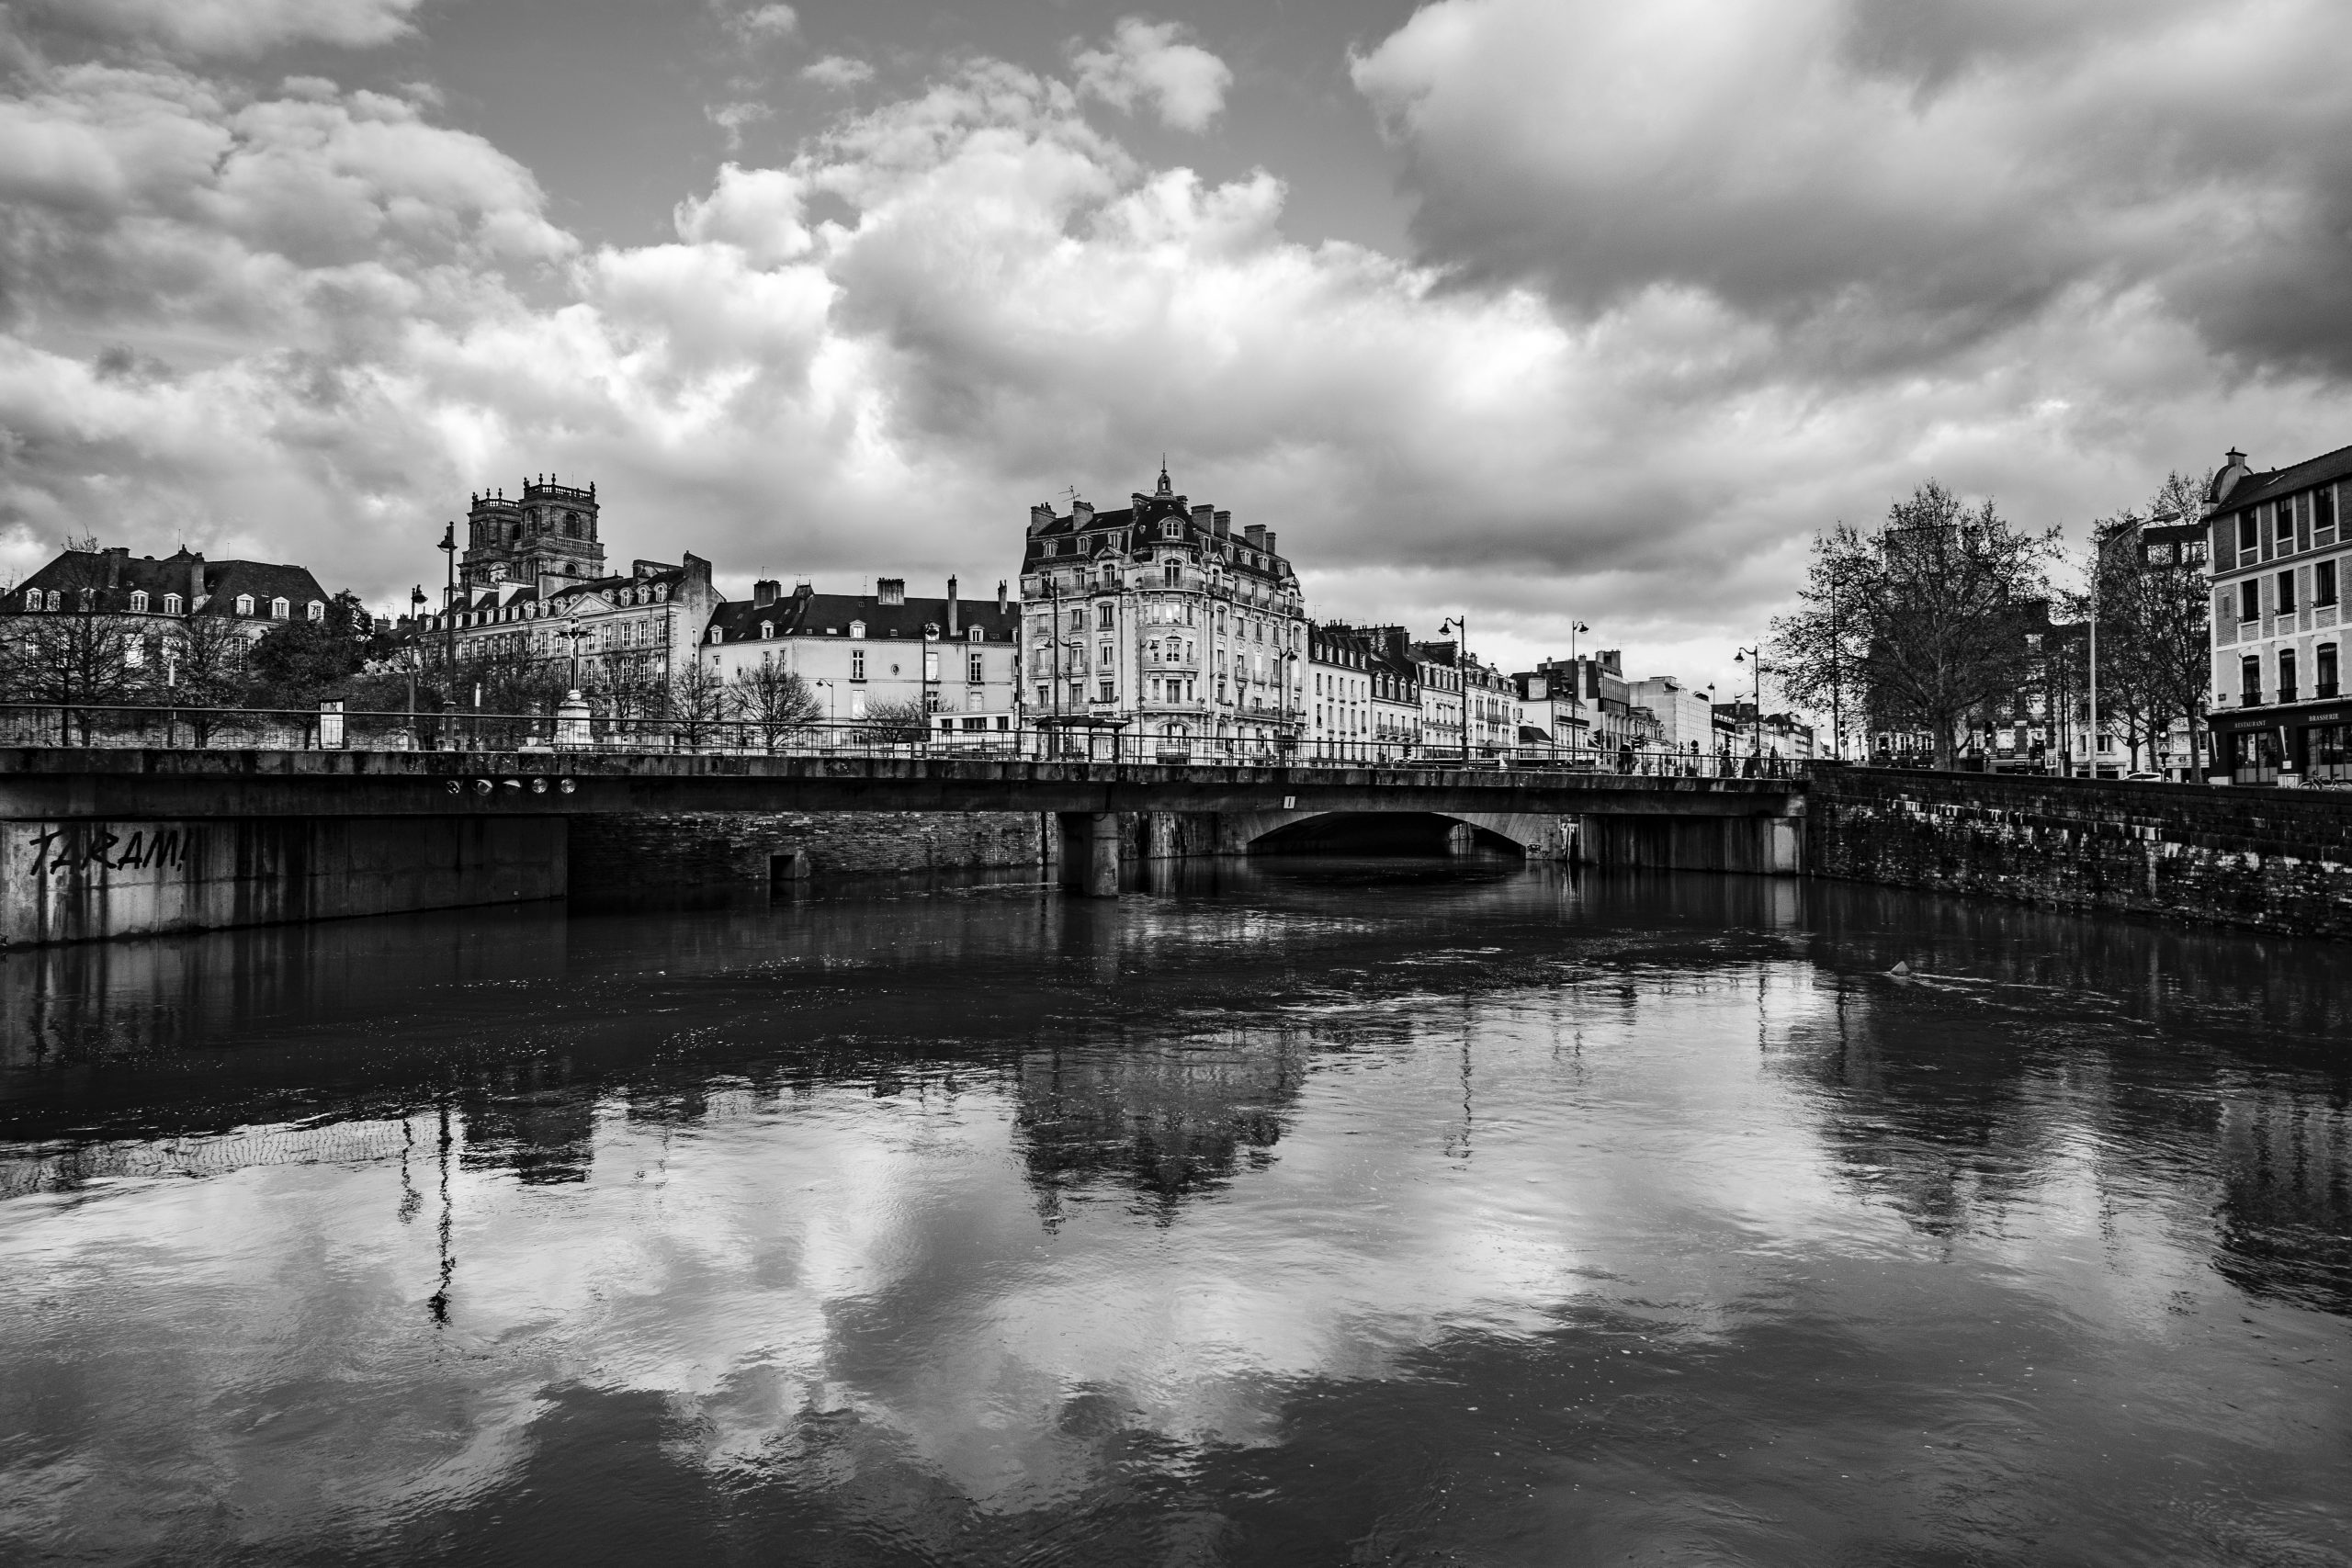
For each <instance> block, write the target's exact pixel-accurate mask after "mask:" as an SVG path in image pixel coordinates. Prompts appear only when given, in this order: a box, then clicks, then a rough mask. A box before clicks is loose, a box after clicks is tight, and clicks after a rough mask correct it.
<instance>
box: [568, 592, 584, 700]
mask: <svg viewBox="0 0 2352 1568" xmlns="http://www.w3.org/2000/svg"><path fill="white" fill-rule="evenodd" d="M563 635H564V638H565V640H566V641H568V642H570V643H571V695H572V696H574V697H576V696H578V695H579V694H580V639H581V638H582V637H586V636H587V635H588V632H587V628H585V627H584V626H582V625H581V624H580V612H579V611H577V610H574V611H573V612H572V613H571V614H570V615H566V616H565V617H564V618H563Z"/></svg>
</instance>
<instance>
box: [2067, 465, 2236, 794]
mask: <svg viewBox="0 0 2352 1568" xmlns="http://www.w3.org/2000/svg"><path fill="white" fill-rule="evenodd" d="M2203 493H2204V484H2203V483H2202V482H2201V481H2199V480H2197V479H2190V478H2189V477H2188V476H2187V475H2184V474H2180V473H2177V472H2176V473H2172V474H2168V475H2166V476H2165V482H2164V483H2163V484H2162V485H2161V486H2159V487H2158V488H2157V491H2156V493H2155V495H2154V497H2153V498H2152V499H2151V501H2150V502H2149V509H2148V513H2147V516H2146V518H2145V519H2144V520H2143V517H2142V516H2141V515H2140V514H2138V513H2131V512H2125V513H2121V514H2120V515H2119V516H2116V517H2110V518H2103V519H2101V520H2100V521H2099V522H2098V523H2097V524H2095V525H2093V527H2092V530H2091V539H2092V551H2091V561H2092V575H2093V578H2094V581H2095V583H2096V587H2097V605H2098V684H2099V696H2100V704H2099V705H2100V706H2101V707H2102V708H2103V709H2106V710H2107V711H2108V712H2109V713H2111V714H2113V715H2115V716H2119V717H2120V718H2121V719H2122V720H2123V725H2122V728H2123V730H2124V734H2125V739H2126V741H2127V742H2128V743H2129V744H2130V745H2131V748H2132V750H2133V751H2134V752H2135V753H2136V752H2137V751H2138V750H2139V748H2140V747H2141V746H2142V745H2143V744H2144V745H2146V746H2148V747H2149V749H2150V750H2151V752H2153V750H2154V745H2155V742H2156V740H2157V739H2158V738H2160V737H2162V736H2164V735H2165V734H2166V733H2168V732H2169V731H2170V730H2171V728H2172V727H2173V724H2174V722H2175V721H2176V720H2179V721H2183V722H2184V723H2185V725H2186V728H2188V732H2189V733H2190V735H2191V736H2194V734H2195V732H2196V727H2197V722H2198V720H2199V719H2200V718H2201V717H2203V716H2204V713H2205V704H2206V697H2207V686H2208V682H2210V681H2211V671H2210V669H2209V665H2208V660H2209V658H2210V653H2211V649H2210V644H2209V640H2208V638H2209V631H2208V627H2209V624H2210V621H2211V615H2212V607H2211V602H2210V601H2209V599H2208V598H2207V595H2208V594H2209V593H2210V592H2211V581H2210V580H2209V579H2208V578H2207V576H2206V566H2205V562H2204V559H2203V556H2202V552H2201V551H2174V550H2165V551H2162V552H2150V551H2148V550H2146V549H2144V548H2143V547H2142V543H2143V541H2142V530H2143V527H2144V526H2145V525H2147V524H2149V523H2174V522H2195V521H2197V519H2198V517H2199V513H2200V512H2201V510H2202V498H2203ZM2083 608H2084V611H2085V613H2087V612H2088V610H2089V605H2088V604H2085V605H2084V606H2083Z"/></svg>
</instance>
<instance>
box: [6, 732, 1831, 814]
mask: <svg viewBox="0 0 2352 1568" xmlns="http://www.w3.org/2000/svg"><path fill="white" fill-rule="evenodd" d="M1803 795H1804V781H1802V780H1801V779H1786V778H1782V779H1738V778H1688V777H1658V776H1650V775H1642V774H1633V775H1622V774H1615V773H1567V772H1559V771H1554V770H1538V769H1515V768H1466V769H1465V768H1447V767H1439V766H1430V765H1427V764H1419V765H1398V766H1395V767H1364V766H1354V765H1351V766H1341V767H1323V766H1315V765H1311V764H1303V765H1269V764H1261V763H1248V764H1204V763H1190V762H1168V763H1159V762H1130V761H1119V762H1097V761H1048V760H1042V759H1028V758H1012V757H967V756H956V755H953V754H933V755H927V756H878V755H869V756H809V755H784V756H769V755H760V754H744V753H737V752H709V753H699V752H664V753H640V754H631V753H616V752H610V751H594V752H578V753H567V752H561V751H553V750H518V751H481V752H467V751H407V750H401V751H357V750H166V749H154V750H141V749H136V748H130V747H91V748H69V747H39V748H17V749H9V750H0V818H17V819H24V818H129V817H141V816H156V815H195V816H216V817H281V816H294V817H322V816H326V817H334V816H365V817H382V816H393V817H400V816H451V815H458V816H463V815H472V814H475V813H480V812H503V813H509V814H515V815H526V816H541V815H545V816H573V815H579V814H582V813H593V812H603V811H642V810H695V811H737V810H744V811H755V810H777V809H793V810H837V811H855V810H891V811H1264V810H1285V811H1287V810H1308V811H1383V810H1393V811H1436V812H1451V813H1460V812H1465V811H1470V812H1485V813H1509V812H1549V813H1554V814H1569V815H1582V814H1588V813H1602V814H1610V815H1622V814H1634V815H1658V816H1678V817H1679V816H1691V817H1786V816H1792V815H1798V814H1801V813H1802V811H1803V809H1804V807H1803Z"/></svg>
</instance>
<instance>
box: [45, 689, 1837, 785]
mask: <svg viewBox="0 0 2352 1568" xmlns="http://www.w3.org/2000/svg"><path fill="white" fill-rule="evenodd" d="M0 747H17V748H52V749H53V748H92V747H96V748H125V749H149V750H209V751H231V750H354V751H445V752H464V753H483V752H496V753H502V754H503V753H522V754H529V753H534V752H546V753H550V754H554V755H581V754H587V755H613V756H649V755H651V756H661V755H706V756H707V755H720V756H778V757H861V758H888V757H897V758H923V757H939V758H956V759H971V760H980V759H986V758H992V757H993V758H1007V759H1018V760H1023V761H1073V762H1122V763H1156V764H1160V765H1166V766H1197V767H1283V768H1356V769H1362V768H1417V769H1430V768H1469V769H1489V770H1493V769H1520V770H1540V771H1550V772H1557V773H1604V774H1619V775H1626V776H1639V777H1652V778H1660V777H1665V778H1786V777H1792V776H1796V775H1798V774H1800V773H1803V772H1804V771H1806V770H1807V767H1808V764H1807V763H1806V762H1804V761H1799V760H1792V759H1788V758H1782V757H1777V756H1770V755H1765V756H1756V755H1745V756H1744V755H1739V754H1736V753H1733V752H1729V751H1721V750H1719V751H1699V750H1689V749H1682V750H1676V749H1672V748H1668V747H1658V746H1627V745H1620V746H1617V747H1613V748H1611V747H1605V746H1574V745H1554V744H1549V743H1542V742H1535V743H1523V744H1521V745H1517V746H1510V747H1493V748H1480V747H1476V746H1474V747H1472V748H1471V749H1470V750H1469V751H1468V753H1467V754H1466V755H1465V754H1464V750H1463V749H1462V748H1461V747H1460V746H1458V745H1453V746H1447V745H1436V746H1431V745H1425V744H1422V743H1419V742H1416V741H1410V740H1398V739H1384V740H1340V739H1315V738H1311V737H1309V738H1304V739H1283V738H1259V737H1244V736H1214V737H1211V736H1185V737H1170V736H1164V735H1145V734H1137V733H1134V732H1133V731H1131V730H1128V729H1125V728H1114V727H1111V726H1108V725H1098V726H1091V727H1079V726H1072V725H1068V724H1063V725H1056V724H1052V723H1050V722H1049V723H1047V724H1044V725H1033V724H1025V723H1022V722H1019V721H1017V720H1015V719H1014V718H1012V716H1007V715H973V714H946V713H943V714H937V715H933V716H931V718H930V719H929V720H928V722H918V721H915V720H911V719H909V720H861V719H847V720H835V721H828V720H823V719H814V720H807V721H797V720H796V721H789V722H784V721H775V720H762V719H758V718H749V717H731V716H730V717H711V718H697V717H691V716H687V717H681V716H676V715H631V714H608V713H604V714H600V713H594V712H590V713H587V714H585V715H582V714H580V713H578V712H576V711H569V712H567V711H562V710H559V711H558V712H555V713H523V714H501V713H489V712H484V711H482V710H480V709H473V708H457V709H445V710H443V711H442V712H439V713H422V712H420V713H401V712H396V713H359V712H345V711H344V710H343V709H342V708H341V707H339V706H337V705H332V704H330V705H324V706H322V707H321V708H212V707H188V706H176V705H143V706H125V705H106V706H101V705H55V704H40V705H35V704H21V703H20V704H5V705H0Z"/></svg>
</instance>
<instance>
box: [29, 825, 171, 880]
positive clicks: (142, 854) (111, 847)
mask: <svg viewBox="0 0 2352 1568" xmlns="http://www.w3.org/2000/svg"><path fill="white" fill-rule="evenodd" d="M195 840H196V835H195V834H194V833H192V832H189V831H187V830H186V829H179V828H160V827H158V828H133V829H129V830H128V831H127V832H126V831H123V830H121V829H115V828H112V827H109V826H107V824H105V823H102V822H100V823H90V824H87V825H77V826H74V827H67V828H51V829H49V831H47V832H45V833H36V834H34V835H33V838H32V862H31V864H30V865H28V867H27V868H26V870H27V873H28V874H30V875H32V876H36V877H38V876H47V875H51V874H55V873H57V872H61V871H76V870H79V869H81V868H83V867H85V866H96V867H98V868H100V869H101V870H105V871H145V870H149V869H157V870H169V871H176V870H178V869H179V868H180V867H182V866H184V865H186V864H187V856H188V852H189V851H190V850H192V849H193V848H194V847H195Z"/></svg>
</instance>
